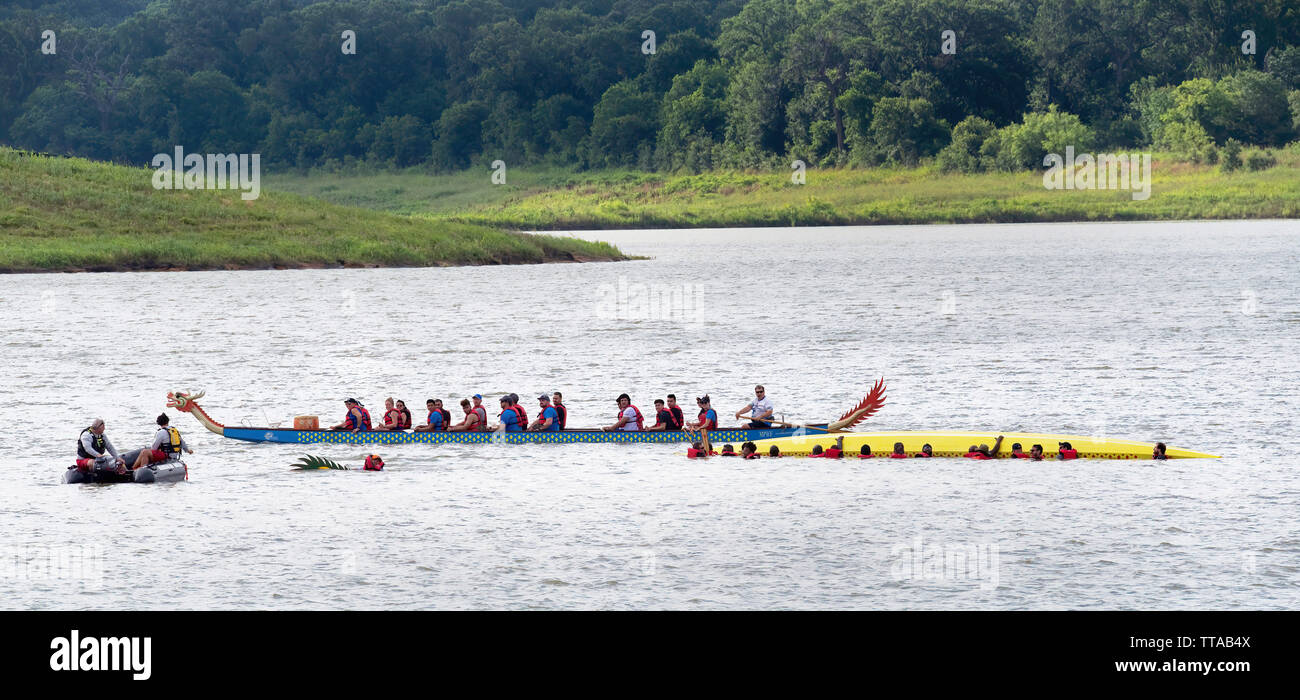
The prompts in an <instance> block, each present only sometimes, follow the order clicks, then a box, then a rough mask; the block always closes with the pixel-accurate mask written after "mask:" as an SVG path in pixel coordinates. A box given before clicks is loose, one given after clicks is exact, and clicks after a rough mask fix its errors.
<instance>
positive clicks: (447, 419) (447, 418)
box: [406, 408, 451, 430]
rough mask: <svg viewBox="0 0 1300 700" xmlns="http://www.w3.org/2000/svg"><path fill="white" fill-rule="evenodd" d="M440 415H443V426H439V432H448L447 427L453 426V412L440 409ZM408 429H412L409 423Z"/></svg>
mask: <svg viewBox="0 0 1300 700" xmlns="http://www.w3.org/2000/svg"><path fill="white" fill-rule="evenodd" d="M438 413H441V414H442V425H441V426H439V428H438V429H439V430H446V429H447V426H449V425H451V411H448V410H447V409H445V408H440V409H438ZM406 427H408V428H409V427H411V426H410V424H409V422H408V424H407V426H406Z"/></svg>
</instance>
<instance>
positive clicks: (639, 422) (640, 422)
mask: <svg viewBox="0 0 1300 700" xmlns="http://www.w3.org/2000/svg"><path fill="white" fill-rule="evenodd" d="M627 408H630V409H632V411H633V412H635V413H636V429H637V430H645V418H642V417H641V409H639V408H637V407H636V406H633V405H632V404H628V405H627ZM627 408H625V409H622V410H620V411H619V412H618V417H619V418H622V417H623V411H626V410H627ZM621 430H627V428H626V427H625V428H621ZM724 456H725V455H724Z"/></svg>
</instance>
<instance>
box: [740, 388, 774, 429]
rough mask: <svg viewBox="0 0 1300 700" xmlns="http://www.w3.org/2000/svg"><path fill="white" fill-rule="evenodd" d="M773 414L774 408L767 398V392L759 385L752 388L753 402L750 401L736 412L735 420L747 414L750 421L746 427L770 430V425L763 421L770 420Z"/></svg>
mask: <svg viewBox="0 0 1300 700" xmlns="http://www.w3.org/2000/svg"><path fill="white" fill-rule="evenodd" d="M774 412H776V408H775V407H774V406H773V405H772V399H769V398H767V390H766V389H764V388H763V385H761V384H760V385H758V386H756V387H754V400H753V401H750V402H749V405H748V406H745V407H744V408H742V409H740V410H739V411H736V419H737V420H739V419H740V417H741V416H742V415H744V414H746V413H747V414H749V418H750V421H749V425H748V426H746V427H749V428H770V427H772V424H771V423H769V422H767V421H765V420H763V419H764V418H771V417H772V414H773V413H774Z"/></svg>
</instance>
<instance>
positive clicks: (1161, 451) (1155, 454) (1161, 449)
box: [1151, 442, 1169, 459]
mask: <svg viewBox="0 0 1300 700" xmlns="http://www.w3.org/2000/svg"><path fill="white" fill-rule="evenodd" d="M1165 449H1166V448H1165V443H1163V442H1157V443H1156V446H1155V449H1153V450H1151V459H1169V456H1168V455H1166V454H1165Z"/></svg>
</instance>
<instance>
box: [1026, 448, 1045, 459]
mask: <svg viewBox="0 0 1300 700" xmlns="http://www.w3.org/2000/svg"><path fill="white" fill-rule="evenodd" d="M1029 459H1030V461H1033V462H1041V461H1043V446H1042V445H1037V444H1035V445H1034V446H1033V447H1031V448H1029Z"/></svg>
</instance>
